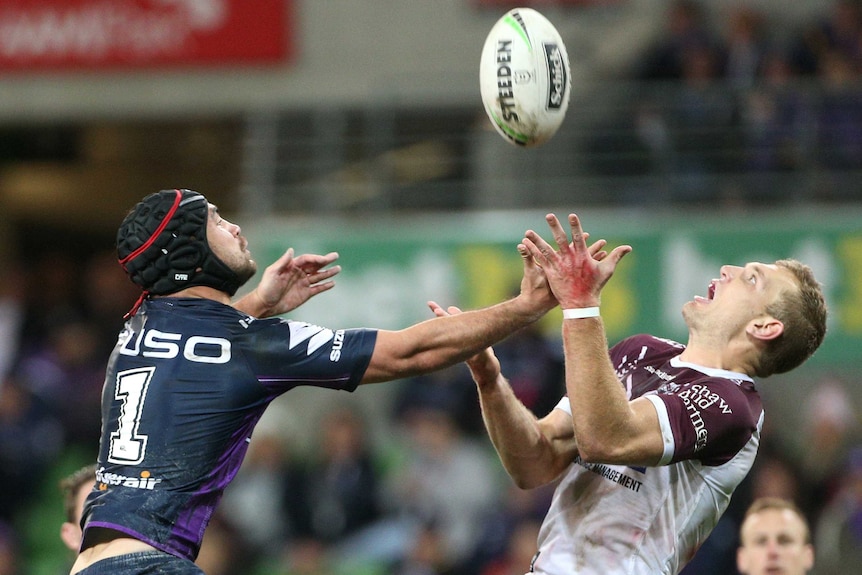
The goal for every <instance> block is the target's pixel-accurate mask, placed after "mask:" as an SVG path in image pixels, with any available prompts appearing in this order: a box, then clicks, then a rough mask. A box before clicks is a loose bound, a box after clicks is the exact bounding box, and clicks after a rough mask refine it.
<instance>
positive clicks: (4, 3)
mask: <svg viewBox="0 0 862 575" xmlns="http://www.w3.org/2000/svg"><path fill="white" fill-rule="evenodd" d="M291 7H292V3H291V2H290V1H289V0H0V71H11V70H18V71H25V70H87V69H106V68H113V69H117V68H132V69H134V68H157V67H162V68H163V67H188V66H221V65H237V64H272V63H284V62H288V61H290V59H291V57H292V55H293V46H292V43H291V40H292V38H291V34H290V30H291V28H292V26H291V24H292V22H291V19H292V16H293V14H292V10H291V9H290V8H291Z"/></svg>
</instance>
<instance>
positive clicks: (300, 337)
mask: <svg viewBox="0 0 862 575" xmlns="http://www.w3.org/2000/svg"><path fill="white" fill-rule="evenodd" d="M264 321H265V322H267V323H266V324H263V325H261V326H260V328H258V329H256V330H249V337H248V338H246V340H245V341H244V342H243V347H244V349H243V353H244V354H245V356H246V358H247V361H248V362H249V364H250V367H251V368H252V369H253V370H254V372H255V376H256V378H257V380H258V381H259V382H260V383H261V384H263V385H264V386H265V387H267V388H268V389H269V390H270V391H272V392H274V393H283V392H285V391H287V390H289V389H292V388H293V387H297V386H300V385H312V386H316V387H327V388H332V389H342V390H346V391H353V390H354V389H356V387H357V386H358V385H359V382H360V381H361V380H362V377H363V375H365V370H366V369H367V368H368V364H369V363H370V361H371V355H372V353H373V352H374V345H375V343H376V341H377V331H376V330H373V329H365V328H359V329H338V330H332V329H329V328H325V327H320V326H316V325H312V324H308V323H305V322H296V321H289V320H274V321H270V320H264ZM255 323H258V322H255Z"/></svg>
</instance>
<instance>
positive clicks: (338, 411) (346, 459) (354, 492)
mask: <svg viewBox="0 0 862 575" xmlns="http://www.w3.org/2000/svg"><path fill="white" fill-rule="evenodd" d="M315 437H317V438H319V440H318V442H319V446H318V447H317V448H316V449H313V450H312V451H311V454H310V458H309V463H308V465H307V469H306V474H305V485H306V491H305V493H306V502H307V505H308V509H309V510H310V514H309V524H308V525H307V531H308V533H306V535H310V536H312V537H313V538H315V539H318V540H320V541H323V542H325V543H327V544H330V545H331V544H336V543H340V542H343V541H344V540H345V539H346V538H348V537H350V536H351V535H354V534H356V533H357V532H358V531H360V530H361V529H362V528H364V527H368V526H370V525H372V524H373V523H374V522H375V521H377V520H378V519H380V517H381V508H380V501H379V498H380V494H379V491H380V482H381V479H380V477H379V475H378V471H377V468H376V462H375V460H374V454H373V453H372V452H371V448H370V446H369V443H368V432H367V427H366V423H365V421H363V419H362V415H361V413H360V412H359V411H358V410H357V409H355V408H353V407H351V406H349V405H346V404H345V405H341V406H338V407H335V408H333V409H331V410H330V411H328V412H327V413H324V414H323V417H322V419H321V421H320V425H319V429H318V432H317V434H316V435H315Z"/></svg>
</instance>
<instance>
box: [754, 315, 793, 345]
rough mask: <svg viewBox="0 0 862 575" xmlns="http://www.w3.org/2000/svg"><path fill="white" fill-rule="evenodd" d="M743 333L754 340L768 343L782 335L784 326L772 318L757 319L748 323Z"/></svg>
mask: <svg viewBox="0 0 862 575" xmlns="http://www.w3.org/2000/svg"><path fill="white" fill-rule="evenodd" d="M745 332H746V333H747V334H748V335H750V336H751V337H753V338H755V339H759V340H761V341H769V340H773V339H775V338H777V337H778V336H780V335H781V334H782V333H784V324H783V323H782V322H781V321H779V320H777V319H775V318H774V317H772V316H764V317H759V318H757V319H753V320H751V321H750V322H748V325H747V326H746V327H745Z"/></svg>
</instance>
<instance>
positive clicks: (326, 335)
mask: <svg viewBox="0 0 862 575" xmlns="http://www.w3.org/2000/svg"><path fill="white" fill-rule="evenodd" d="M288 326H289V327H290V346H289V347H290V349H293V348H295V347H296V346H298V345H299V344H301V343H302V342H304V341H308V347H307V349H306V352H305V353H306V355H311V354H312V353H314V352H315V351H317V350H318V349H320V347H321V346H323V345H326V344H327V343H329V342H330V341H332V339H333V337H334V336H335V334H334V333H333V331H332V330H331V329H327V328H325V327H320V326H319V325H314V324H310V323H305V322H301V321H291V322H289V323H288ZM341 337H342V338H343V337H344V334H343V333H342V336H341ZM339 349H341V347H340V346H339Z"/></svg>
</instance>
